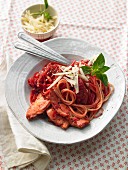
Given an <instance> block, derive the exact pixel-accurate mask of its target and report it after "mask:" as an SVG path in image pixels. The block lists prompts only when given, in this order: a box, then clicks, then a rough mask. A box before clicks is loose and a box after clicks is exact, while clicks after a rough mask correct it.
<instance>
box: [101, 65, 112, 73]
mask: <svg viewBox="0 0 128 170" xmlns="http://www.w3.org/2000/svg"><path fill="white" fill-rule="evenodd" d="M109 69H110V67H108V66H103V67H102V68H99V71H100V73H105V72H106V71H108V70H109Z"/></svg>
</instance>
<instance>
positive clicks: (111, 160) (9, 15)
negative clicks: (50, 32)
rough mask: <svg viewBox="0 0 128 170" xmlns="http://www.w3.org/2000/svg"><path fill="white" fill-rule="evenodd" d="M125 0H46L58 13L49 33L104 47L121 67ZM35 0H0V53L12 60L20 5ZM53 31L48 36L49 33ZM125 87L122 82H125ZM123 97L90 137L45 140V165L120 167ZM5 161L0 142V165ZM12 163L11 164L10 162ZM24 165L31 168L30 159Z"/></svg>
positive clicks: (127, 110) (94, 169)
mask: <svg viewBox="0 0 128 170" xmlns="http://www.w3.org/2000/svg"><path fill="white" fill-rule="evenodd" d="M126 2H127V1H125V0H122V1H121V0H116V1H115V0H107V1H105V0H93V1H92V0H70V1H69V0H50V1H49V4H52V5H54V6H55V7H56V8H57V9H58V11H59V13H60V16H61V22H60V26H59V28H58V30H57V32H56V33H55V35H54V37H75V38H81V39H84V40H85V41H87V42H89V43H91V44H93V45H96V46H98V47H100V48H102V49H104V50H105V51H106V52H107V53H108V54H109V55H110V56H111V57H112V58H114V59H115V60H116V61H117V62H118V64H119V65H120V67H121V68H122V70H123V72H124V75H125V77H127V76H128V73H127V67H128V60H127V56H128V55H127V54H128V51H127V38H128V37H127V24H126V23H127V15H126V14H127V12H128V11H127V8H126ZM33 3H42V1H39V0H22V1H17V0H3V1H1V2H0V11H2V13H1V16H0V55H1V56H2V55H4V54H5V53H7V54H8V55H9V56H10V57H12V59H13V60H16V59H17V58H18V57H20V55H21V54H22V53H23V52H21V51H19V50H16V49H14V47H13V43H14V42H15V41H16V40H17V33H18V32H19V31H20V30H22V29H21V24H20V15H21V13H22V11H23V10H24V9H25V8H26V7H28V6H29V5H32V4H33ZM54 37H53V38H54ZM0 59H1V57H0ZM127 87H128V86H127ZM127 114H128V98H127V96H126V94H125V97H124V101H123V104H122V106H121V108H120V109H119V111H118V113H117V114H116V116H115V117H114V118H113V120H112V121H111V122H110V123H109V124H108V125H107V127H106V128H105V129H104V130H103V131H102V132H100V133H99V134H98V135H97V136H95V137H93V138H92V139H90V140H88V141H85V142H81V143H77V144H73V145H67V146H66V145H58V144H50V143H45V144H46V146H47V147H48V149H49V151H50V153H51V156H52V161H51V163H50V165H49V169H50V170H62V169H64V170H85V169H87V170H116V169H118V170H126V169H127V167H128V160H127V153H128V150H127V147H126V146H127V139H126V136H127V134H126V132H127V131H126V127H127V116H126V115H127ZM4 169H6V164H5V161H4V157H3V154H2V148H1V147H0V170H4ZM14 169H17V168H14ZM25 169H28V170H34V167H33V166H32V165H31V166H29V167H27V168H25Z"/></svg>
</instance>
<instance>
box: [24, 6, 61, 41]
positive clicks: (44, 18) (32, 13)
mask: <svg viewBox="0 0 128 170" xmlns="http://www.w3.org/2000/svg"><path fill="white" fill-rule="evenodd" d="M21 25H22V28H23V30H24V31H25V32H26V33H27V34H28V35H30V36H32V37H33V38H35V39H37V40H39V41H44V40H47V39H49V38H50V37H52V36H53V34H54V33H55V31H56V30H57V28H58V26H59V15H58V12H57V10H56V9H55V8H54V7H52V6H51V5H48V6H47V8H45V4H35V5H32V6H29V7H28V8H27V9H25V10H24V12H23V13H22V15H21Z"/></svg>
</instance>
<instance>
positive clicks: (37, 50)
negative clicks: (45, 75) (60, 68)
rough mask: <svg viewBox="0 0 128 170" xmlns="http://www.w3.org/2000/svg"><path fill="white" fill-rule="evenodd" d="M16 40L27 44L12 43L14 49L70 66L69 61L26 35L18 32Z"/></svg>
mask: <svg viewBox="0 0 128 170" xmlns="http://www.w3.org/2000/svg"><path fill="white" fill-rule="evenodd" d="M18 38H19V39H21V40H23V41H25V42H27V43H28V45H27V44H23V43H22V42H15V43H14V47H15V48H17V49H20V50H23V51H26V52H27V53H29V54H33V55H35V56H38V57H41V58H45V59H49V60H52V61H56V62H59V63H62V64H66V65H68V64H70V61H69V60H68V59H67V58H65V57H63V56H62V55H60V54H59V53H57V52H56V51H54V50H52V49H51V48H49V47H48V46H46V45H44V43H40V42H39V41H37V40H35V39H34V38H32V37H30V36H29V35H27V34H25V33H23V32H19V33H18ZM30 45H33V46H30Z"/></svg>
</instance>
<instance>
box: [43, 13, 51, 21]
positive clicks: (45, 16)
mask: <svg viewBox="0 0 128 170" xmlns="http://www.w3.org/2000/svg"><path fill="white" fill-rule="evenodd" d="M44 18H45V19H47V21H49V20H50V19H51V18H52V17H51V15H50V14H49V13H48V12H44Z"/></svg>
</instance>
